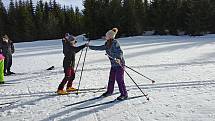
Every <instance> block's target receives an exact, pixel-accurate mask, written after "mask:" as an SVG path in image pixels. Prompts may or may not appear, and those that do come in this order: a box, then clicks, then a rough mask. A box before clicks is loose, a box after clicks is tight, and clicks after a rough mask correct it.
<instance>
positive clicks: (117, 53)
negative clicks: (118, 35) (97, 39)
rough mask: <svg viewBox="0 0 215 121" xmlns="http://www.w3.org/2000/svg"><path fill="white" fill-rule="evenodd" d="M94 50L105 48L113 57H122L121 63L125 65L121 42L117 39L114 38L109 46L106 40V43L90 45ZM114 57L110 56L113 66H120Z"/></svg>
mask: <svg viewBox="0 0 215 121" xmlns="http://www.w3.org/2000/svg"><path fill="white" fill-rule="evenodd" d="M89 48H90V49H92V50H105V51H106V53H107V54H108V55H109V56H111V57H112V58H116V59H120V61H121V64H122V65H125V60H124V58H123V51H122V49H121V48H120V45H119V42H118V41H117V40H115V39H114V40H112V44H111V45H110V47H108V43H107V42H106V43H105V44H104V45H101V46H89ZM112 58H109V60H110V62H111V66H112V67H116V66H120V65H119V64H118V63H116V62H115V60H113V59H112Z"/></svg>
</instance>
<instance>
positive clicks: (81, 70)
mask: <svg viewBox="0 0 215 121" xmlns="http://www.w3.org/2000/svg"><path fill="white" fill-rule="evenodd" d="M89 42H90V40H88V43H89ZM88 48H89V47H87V48H86V51H85V54H84V61H83V65H82V69H81V76H80V79H79V83H78V89H77V92H76V94H77V95H78V91H79V88H80V85H81V79H82V74H83V70H84V64H85V61H86V56H87V51H88Z"/></svg>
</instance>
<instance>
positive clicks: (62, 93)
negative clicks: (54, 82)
mask: <svg viewBox="0 0 215 121" xmlns="http://www.w3.org/2000/svg"><path fill="white" fill-rule="evenodd" d="M57 94H58V95H67V94H69V93H68V92H66V91H64V90H57Z"/></svg>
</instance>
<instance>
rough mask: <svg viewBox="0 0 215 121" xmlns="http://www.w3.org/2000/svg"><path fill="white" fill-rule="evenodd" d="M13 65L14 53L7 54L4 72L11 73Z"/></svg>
mask: <svg viewBox="0 0 215 121" xmlns="http://www.w3.org/2000/svg"><path fill="white" fill-rule="evenodd" d="M11 66H12V55H6V56H5V60H4V73H9V72H10V68H11ZM6 71H7V72H6Z"/></svg>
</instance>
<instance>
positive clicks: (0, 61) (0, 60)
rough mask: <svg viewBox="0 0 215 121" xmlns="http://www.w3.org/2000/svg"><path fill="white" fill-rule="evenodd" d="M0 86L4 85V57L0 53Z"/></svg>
mask: <svg viewBox="0 0 215 121" xmlns="http://www.w3.org/2000/svg"><path fill="white" fill-rule="evenodd" d="M0 51H1V49H0ZM0 84H4V56H3V55H2V54H1V53H0Z"/></svg>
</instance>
